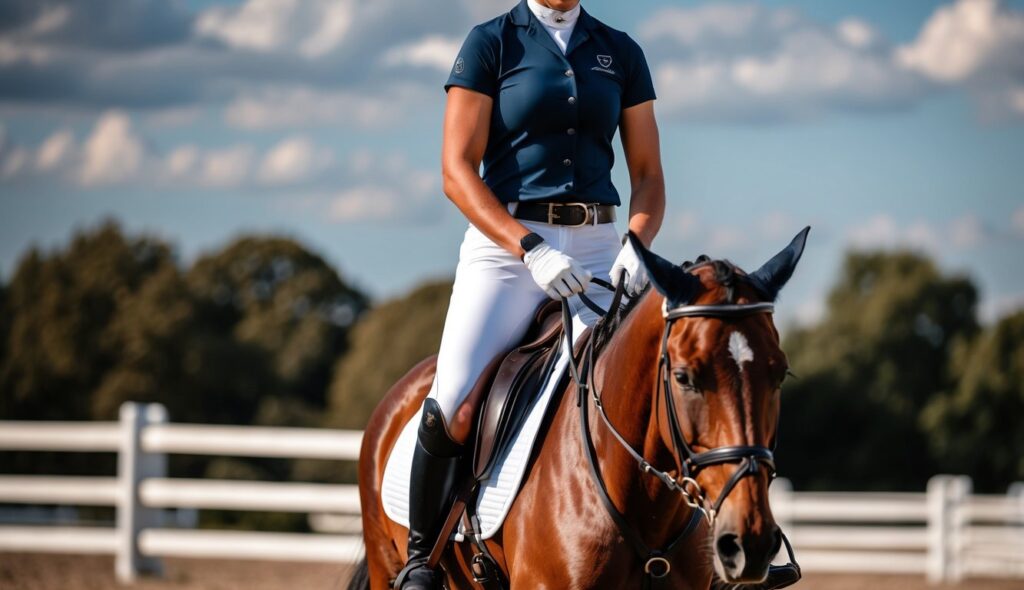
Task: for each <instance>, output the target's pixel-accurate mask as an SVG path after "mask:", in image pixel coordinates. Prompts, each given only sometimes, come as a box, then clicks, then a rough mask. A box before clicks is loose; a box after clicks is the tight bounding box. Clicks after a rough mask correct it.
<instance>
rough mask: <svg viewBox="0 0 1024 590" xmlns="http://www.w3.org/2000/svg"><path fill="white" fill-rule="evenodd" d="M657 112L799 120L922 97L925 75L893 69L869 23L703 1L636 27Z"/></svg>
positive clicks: (896, 104)
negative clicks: (821, 20) (830, 22)
mask: <svg viewBox="0 0 1024 590" xmlns="http://www.w3.org/2000/svg"><path fill="white" fill-rule="evenodd" d="M640 34H641V37H642V38H643V39H644V40H645V42H646V43H647V44H648V45H649V47H650V49H649V53H650V55H651V61H652V62H653V63H654V72H655V76H656V78H657V88H658V93H659V96H660V97H661V101H660V102H661V104H662V107H661V108H662V109H663V110H665V111H667V112H668V113H669V114H671V115H675V116H681V117H684V118H697V119H726V120H734V121H741V120H765V119H768V120H780V119H800V118H805V117H809V116H815V115H819V114H821V113H824V112H828V111H831V110H842V109H853V110H856V109H894V108H902V107H905V106H907V105H910V104H913V103H914V102H915V101H917V100H919V99H920V97H921V96H923V95H924V94H925V92H926V90H927V84H926V83H925V82H924V79H923V78H922V77H921V76H920V75H918V74H916V73H914V72H912V71H909V70H907V69H905V68H902V67H900V66H899V65H898V64H895V63H894V62H893V60H892V58H891V56H890V54H889V53H888V52H887V51H886V50H885V48H884V42H883V40H882V39H881V35H880V34H879V33H878V32H877V31H876V30H875V29H874V28H873V27H872V26H871V25H869V24H868V23H866V22H864V21H861V20H858V19H846V20H844V21H842V22H841V23H840V24H839V25H838V26H837V27H835V28H834V29H829V28H826V27H823V26H821V25H819V24H818V23H815V22H813V21H810V20H808V19H807V18H806V17H804V16H802V15H801V14H800V13H798V12H796V11H793V10H790V9H776V8H768V7H763V6H760V5H754V4H725V3H709V4H704V5H700V6H696V7H693V8H667V9H663V10H660V11H657V12H656V13H655V14H654V15H652V16H651V17H650V19H648V20H647V21H646V22H645V23H643V24H642V25H641V28H640Z"/></svg>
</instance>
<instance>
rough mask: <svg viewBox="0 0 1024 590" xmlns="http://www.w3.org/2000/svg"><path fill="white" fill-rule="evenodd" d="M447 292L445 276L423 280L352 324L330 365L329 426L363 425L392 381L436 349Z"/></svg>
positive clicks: (442, 321) (446, 302)
mask: <svg viewBox="0 0 1024 590" xmlns="http://www.w3.org/2000/svg"><path fill="white" fill-rule="evenodd" d="M451 293H452V283H451V281H450V280H445V281H437V282H431V283H427V284H424V285H421V286H420V287H418V288H416V289H414V290H413V291H412V292H411V293H409V294H408V295H406V296H404V297H401V298H399V299H394V300H391V301H388V302H386V303H383V304H381V305H380V306H378V307H376V308H374V309H373V310H371V311H370V312H368V313H367V314H366V316H365V317H363V319H361V320H360V321H359V323H358V324H356V326H355V327H354V328H353V330H352V340H351V342H352V344H351V348H350V349H349V351H348V352H347V353H346V354H345V355H343V356H342V357H341V358H340V359H338V362H337V364H336V366H335V370H334V381H333V382H332V383H331V388H330V393H329V398H330V407H329V417H328V423H329V424H330V425H331V426H334V427H337V428H357V429H359V428H363V427H364V426H365V425H366V421H367V420H369V418H370V414H371V413H372V412H373V409H374V408H375V407H376V406H377V403H378V402H379V401H380V399H381V398H382V397H383V396H384V394H385V393H386V392H387V390H388V389H389V388H390V387H391V385H392V384H394V383H395V381H398V379H399V378H401V377H402V375H404V374H405V373H406V372H408V371H409V369H411V368H412V367H413V366H414V365H415V364H416V363H418V362H420V361H421V360H423V359H424V358H426V357H428V356H430V355H432V354H437V347H438V345H439V344H440V342H441V330H442V328H443V327H444V318H445V314H446V312H447V310H448V300H449V299H450V297H451Z"/></svg>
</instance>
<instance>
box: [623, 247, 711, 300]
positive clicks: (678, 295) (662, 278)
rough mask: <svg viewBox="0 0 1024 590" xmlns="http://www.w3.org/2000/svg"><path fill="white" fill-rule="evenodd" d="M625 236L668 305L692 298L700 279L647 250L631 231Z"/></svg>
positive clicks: (695, 293) (698, 286)
mask: <svg viewBox="0 0 1024 590" xmlns="http://www.w3.org/2000/svg"><path fill="white" fill-rule="evenodd" d="M626 236H627V239H628V240H629V243H630V244H632V245H633V250H635V251H636V253H637V254H638V255H639V256H640V261H641V262H642V263H643V265H644V268H645V269H646V270H647V276H648V277H650V279H651V284H652V285H654V288H655V289H657V290H658V292H659V293H661V294H662V295H664V296H665V300H666V301H667V302H668V306H669V307H674V306H677V305H685V304H687V303H689V302H690V301H692V300H693V298H694V297H695V296H696V295H697V290H698V289H699V288H700V279H698V278H697V277H695V276H693V275H692V274H690V273H688V272H686V271H685V270H683V269H682V267H680V266H679V265H676V264H672V263H671V262H669V261H668V260H665V259H664V258H662V257H661V256H658V255H657V254H655V253H654V252H651V251H650V250H648V249H647V248H646V247H645V246H644V245H643V243H642V242H641V241H640V239H639V238H637V237H636V234H634V233H633V232H628V233H627V234H626Z"/></svg>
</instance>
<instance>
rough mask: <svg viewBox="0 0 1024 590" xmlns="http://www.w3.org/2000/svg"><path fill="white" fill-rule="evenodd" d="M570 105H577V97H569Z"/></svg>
mask: <svg viewBox="0 0 1024 590" xmlns="http://www.w3.org/2000/svg"><path fill="white" fill-rule="evenodd" d="M569 104H576V97H575V96H570V97H569Z"/></svg>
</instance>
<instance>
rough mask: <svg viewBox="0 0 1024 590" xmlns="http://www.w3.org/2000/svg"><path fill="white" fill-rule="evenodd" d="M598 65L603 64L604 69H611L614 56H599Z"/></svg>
mask: <svg viewBox="0 0 1024 590" xmlns="http://www.w3.org/2000/svg"><path fill="white" fill-rule="evenodd" d="M597 63H599V64H601V67H602V68H607V67H610V66H611V65H612V56H610V55H599V56H597Z"/></svg>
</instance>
